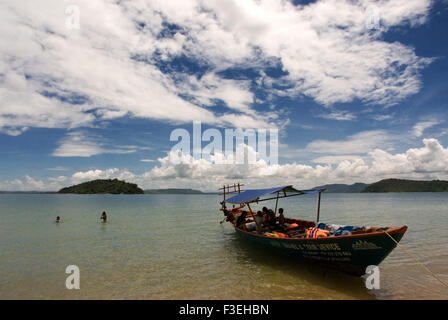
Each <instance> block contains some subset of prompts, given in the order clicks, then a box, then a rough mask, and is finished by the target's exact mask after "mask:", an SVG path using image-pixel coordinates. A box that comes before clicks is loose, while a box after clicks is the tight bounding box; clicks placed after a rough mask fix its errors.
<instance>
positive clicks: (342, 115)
mask: <svg viewBox="0 0 448 320" xmlns="http://www.w3.org/2000/svg"><path fill="white" fill-rule="evenodd" d="M318 117H319V118H324V119H329V120H338V121H349V120H355V119H356V115H355V114H353V113H351V112H348V111H338V110H334V111H332V112H330V113H326V114H321V115H319V116H318Z"/></svg>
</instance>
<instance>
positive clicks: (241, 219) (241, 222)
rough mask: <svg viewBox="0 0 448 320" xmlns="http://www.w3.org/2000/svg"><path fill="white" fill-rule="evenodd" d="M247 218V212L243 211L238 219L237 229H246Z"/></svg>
mask: <svg viewBox="0 0 448 320" xmlns="http://www.w3.org/2000/svg"><path fill="white" fill-rule="evenodd" d="M246 216H247V211H243V212H242V213H241V215H240V216H239V217H238V219H236V222H235V225H236V227H237V228H240V229H246Z"/></svg>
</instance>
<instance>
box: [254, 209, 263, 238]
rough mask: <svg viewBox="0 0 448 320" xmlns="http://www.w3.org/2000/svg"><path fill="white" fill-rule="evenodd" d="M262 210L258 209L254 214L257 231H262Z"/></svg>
mask: <svg viewBox="0 0 448 320" xmlns="http://www.w3.org/2000/svg"><path fill="white" fill-rule="evenodd" d="M263 223H264V221H263V212H261V211H258V212H257V215H256V216H255V225H256V227H257V232H258V233H262V232H263Z"/></svg>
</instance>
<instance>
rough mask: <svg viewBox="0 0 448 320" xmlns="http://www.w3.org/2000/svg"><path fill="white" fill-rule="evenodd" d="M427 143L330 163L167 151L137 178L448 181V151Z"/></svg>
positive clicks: (164, 182) (167, 181) (260, 182)
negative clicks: (229, 160)
mask: <svg viewBox="0 0 448 320" xmlns="http://www.w3.org/2000/svg"><path fill="white" fill-rule="evenodd" d="M423 144H424V146H423V147H421V148H411V149H409V150H407V151H406V152H404V153H398V154H391V153H389V152H387V151H384V150H381V149H375V150H374V151H371V152H368V154H367V155H366V156H365V157H358V158H356V157H354V156H341V157H340V158H339V159H337V160H338V161H337V162H336V161H327V163H328V164H327V165H324V166H322V165H316V166H310V165H304V164H298V163H296V162H294V163H288V164H284V165H275V166H269V165H268V164H266V163H265V162H264V161H262V160H259V161H257V163H256V164H254V165H215V164H213V163H211V162H209V161H205V160H204V159H198V160H195V159H193V158H192V157H191V156H188V155H184V161H183V162H182V163H177V162H173V161H172V159H173V158H172V157H170V155H167V156H166V157H164V158H161V159H159V162H160V165H159V166H156V167H154V168H153V169H152V170H150V171H148V172H147V173H145V174H144V175H142V176H140V177H139V178H137V181H139V183H140V184H143V185H146V186H153V187H156V186H161V187H170V186H171V187H174V186H177V187H180V186H184V187H187V186H189V187H196V188H201V189H203V190H213V189H216V188H218V187H219V186H221V185H223V184H225V183H233V182H235V180H239V181H244V183H245V184H246V185H251V186H253V187H257V186H259V187H261V186H266V181H269V182H268V184H269V185H284V184H294V185H297V186H298V187H301V188H308V187H313V186H317V185H321V184H326V183H353V182H369V183H370V182H375V181H377V180H380V179H384V178H390V177H398V178H405V179H406V178H407V179H448V149H447V148H444V147H443V146H442V145H441V144H440V142H439V141H437V140H436V139H424V140H423ZM329 160H331V159H329ZM336 163H337V164H336ZM333 164H336V165H333Z"/></svg>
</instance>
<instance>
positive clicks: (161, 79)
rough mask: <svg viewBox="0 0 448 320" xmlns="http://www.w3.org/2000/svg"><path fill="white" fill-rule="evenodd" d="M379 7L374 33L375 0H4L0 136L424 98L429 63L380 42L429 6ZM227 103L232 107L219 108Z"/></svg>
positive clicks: (395, 3)
mask: <svg viewBox="0 0 448 320" xmlns="http://www.w3.org/2000/svg"><path fill="white" fill-rule="evenodd" d="M72 4H75V5H77V6H78V7H79V9H80V14H81V15H80V28H79V29H72V30H71V29H68V28H67V27H66V23H65V22H66V19H68V18H69V17H68V16H66V15H65V9H66V8H67V6H68V5H72ZM374 4H375V6H377V8H378V10H379V13H380V18H381V19H380V21H381V27H380V28H379V29H376V30H369V29H367V28H366V19H367V18H369V17H366V8H367V7H368V5H370V2H368V1H359V2H354V1H349V0H320V1H316V2H313V3H310V4H307V5H299V6H294V5H293V4H292V3H291V2H289V1H281V0H275V1H274V0H264V1H255V0H250V1H234V0H229V1H226V2H223V1H221V0H210V1H202V0H184V1H174V0H166V1H156V0H149V1H143V0H136V1H125V2H123V1H118V2H117V1H111V0H102V1H100V0H98V1H87V0H78V1H75V2H73V1H62V0H42V1H13V0H5V1H2V2H1V4H0V37H1V39H2V46H1V48H0V84H1V85H0V98H1V103H0V130H1V132H3V133H6V134H10V135H19V134H21V133H22V132H24V131H25V130H26V129H27V128H29V127H45V128H78V127H80V126H89V125H94V123H95V122H96V121H100V120H110V119H114V118H118V117H123V116H125V115H131V116H135V117H140V118H150V119H156V120H159V121H168V122H175V123H177V122H191V121H193V120H196V121H202V122H204V123H208V124H213V125H225V126H243V125H244V124H245V123H247V122H248V121H249V122H250V123H251V124H252V126H258V127H272V126H278V125H281V123H279V122H280V118H278V117H276V112H277V110H273V111H272V112H269V113H260V112H255V105H254V101H255V100H254V93H255V90H266V91H268V92H269V96H271V97H272V96H276V95H277V96H284V95H287V96H290V97H295V96H298V95H306V96H309V97H311V98H313V99H315V101H317V102H318V103H321V104H323V105H331V104H334V103H337V102H349V101H353V100H354V99H359V100H361V101H365V102H368V103H370V102H372V103H375V104H384V105H392V104H394V103H397V102H399V101H401V100H402V99H404V98H406V97H408V96H409V95H412V94H414V93H416V92H418V90H419V88H420V86H421V81H420V71H421V69H422V68H424V67H425V66H426V65H427V64H428V63H430V62H431V59H429V58H424V57H418V56H417V55H416V54H415V52H414V49H413V48H411V47H409V46H406V45H404V44H401V43H399V42H387V41H385V40H383V39H382V37H381V35H382V34H383V33H384V32H386V31H387V30H388V29H389V28H391V27H394V26H398V25H405V24H406V25H409V26H411V27H412V26H416V25H420V24H422V23H424V22H425V20H426V18H427V13H428V10H429V8H430V4H431V2H430V1H429V0H382V1H376V2H375V3H374ZM175 59H178V60H175ZM182 59H184V60H185V63H184V64H183V65H182V63H180V67H178V68H177V69H176V68H175V67H174V66H175V65H176V63H177V62H178V61H179V60H182ZM192 66H194V67H192ZM267 66H276V67H279V68H281V69H282V70H283V71H284V76H282V77H281V78H270V77H268V76H266V74H265V76H264V80H263V81H260V82H258V87H254V85H253V84H250V83H249V82H248V81H247V79H238V77H234V78H232V77H229V76H225V75H224V74H222V73H221V71H225V70H226V69H228V68H233V69H242V68H249V69H254V70H256V71H257V72H260V73H261V72H262V71H263V70H264V69H265V68H266V67H267ZM189 68H190V69H189ZM220 103H222V105H223V106H224V110H220V111H219V112H218V111H215V110H214V109H213V106H214V105H219V104H220ZM240 116H244V122H243V121H239V120H240V119H241V118H240ZM285 121H286V120H285ZM92 152H93V150H92Z"/></svg>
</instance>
